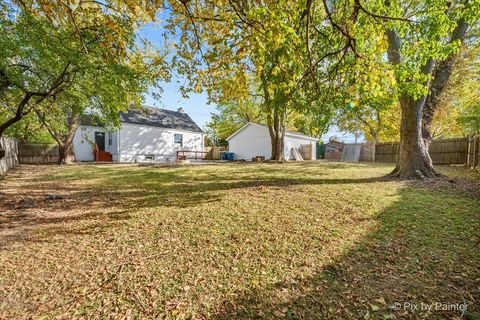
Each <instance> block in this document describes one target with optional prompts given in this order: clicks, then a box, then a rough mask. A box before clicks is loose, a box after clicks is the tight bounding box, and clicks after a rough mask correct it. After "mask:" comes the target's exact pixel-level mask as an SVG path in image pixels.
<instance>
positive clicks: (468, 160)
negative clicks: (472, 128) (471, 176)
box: [465, 136, 471, 167]
mask: <svg viewBox="0 0 480 320" xmlns="http://www.w3.org/2000/svg"><path fill="white" fill-rule="evenodd" d="M470 145H471V143H470V136H467V154H466V157H465V167H468V165H469V164H470Z"/></svg>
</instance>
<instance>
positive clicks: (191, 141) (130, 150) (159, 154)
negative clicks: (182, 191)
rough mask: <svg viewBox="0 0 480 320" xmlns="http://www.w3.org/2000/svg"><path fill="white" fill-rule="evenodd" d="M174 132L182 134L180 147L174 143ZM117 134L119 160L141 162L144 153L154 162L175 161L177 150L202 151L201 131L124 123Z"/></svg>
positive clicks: (143, 159) (143, 158)
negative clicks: (152, 158)
mask: <svg viewBox="0 0 480 320" xmlns="http://www.w3.org/2000/svg"><path fill="white" fill-rule="evenodd" d="M175 133H180V134H182V135H183V146H182V147H180V146H178V145H175V144H174V134H175ZM119 135H120V148H119V149H120V152H119V153H120V159H119V161H120V162H143V161H145V155H146V154H148V155H153V156H154V157H155V160H154V161H155V162H166V161H175V160H176V156H177V155H176V152H177V151H179V150H190V151H204V147H203V133H195V132H188V131H181V130H174V129H164V128H158V127H148V126H140V125H134V124H128V123H125V124H123V125H122V127H121V129H120V131H119Z"/></svg>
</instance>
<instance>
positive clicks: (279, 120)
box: [268, 108, 286, 161]
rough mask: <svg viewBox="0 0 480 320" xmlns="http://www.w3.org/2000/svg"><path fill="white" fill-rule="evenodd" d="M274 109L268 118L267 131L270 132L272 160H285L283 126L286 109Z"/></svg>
mask: <svg viewBox="0 0 480 320" xmlns="http://www.w3.org/2000/svg"><path fill="white" fill-rule="evenodd" d="M280 109H281V110H278V109H275V110H274V112H273V119H272V117H268V118H269V124H268V131H269V133H270V142H271V144H272V157H271V158H270V159H271V160H274V161H285V127H286V110H284V108H280Z"/></svg>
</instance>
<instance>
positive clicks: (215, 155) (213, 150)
mask: <svg viewBox="0 0 480 320" xmlns="http://www.w3.org/2000/svg"><path fill="white" fill-rule="evenodd" d="M223 151H227V149H226V148H223V147H205V152H206V153H207V154H206V157H205V159H206V160H220V152H223Z"/></svg>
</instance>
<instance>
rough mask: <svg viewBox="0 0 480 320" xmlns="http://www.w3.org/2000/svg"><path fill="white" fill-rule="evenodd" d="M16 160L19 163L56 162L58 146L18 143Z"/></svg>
mask: <svg viewBox="0 0 480 320" xmlns="http://www.w3.org/2000/svg"><path fill="white" fill-rule="evenodd" d="M18 160H19V161H20V163H26V164H28V163H56V162H58V146H57V145H51V144H26V143H25V144H23V143H22V144H19V146H18Z"/></svg>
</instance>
